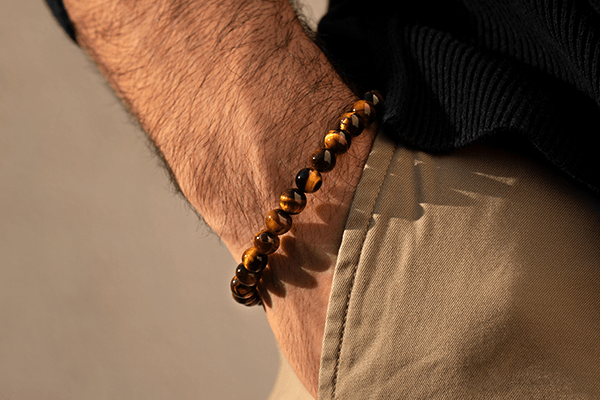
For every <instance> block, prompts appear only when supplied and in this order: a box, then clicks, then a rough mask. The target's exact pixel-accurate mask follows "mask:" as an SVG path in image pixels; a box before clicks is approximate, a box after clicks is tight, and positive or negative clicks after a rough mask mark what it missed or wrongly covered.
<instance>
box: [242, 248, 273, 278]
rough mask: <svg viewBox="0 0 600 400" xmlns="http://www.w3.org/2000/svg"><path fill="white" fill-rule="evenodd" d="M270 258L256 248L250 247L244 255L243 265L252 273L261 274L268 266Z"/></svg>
mask: <svg viewBox="0 0 600 400" xmlns="http://www.w3.org/2000/svg"><path fill="white" fill-rule="evenodd" d="M267 261H268V257H267V256H266V255H264V254H261V253H259V252H258V250H256V249H255V248H254V247H250V248H249V249H248V250H246V251H245V252H244V254H242V264H244V267H246V269H247V270H248V271H250V272H254V273H256V272H260V271H262V270H263V268H265V267H266V266H267Z"/></svg>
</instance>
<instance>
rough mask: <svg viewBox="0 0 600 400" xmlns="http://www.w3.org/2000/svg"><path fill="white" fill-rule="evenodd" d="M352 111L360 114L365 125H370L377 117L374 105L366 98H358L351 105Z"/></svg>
mask: <svg viewBox="0 0 600 400" xmlns="http://www.w3.org/2000/svg"><path fill="white" fill-rule="evenodd" d="M352 111H354V112H355V113H357V114H358V115H360V117H361V118H362V119H363V121H364V122H365V126H369V125H371V124H372V123H373V122H375V120H376V119H377V116H376V114H375V106H374V105H373V103H370V102H368V101H366V100H359V101H357V102H356V103H354V105H353V106H352Z"/></svg>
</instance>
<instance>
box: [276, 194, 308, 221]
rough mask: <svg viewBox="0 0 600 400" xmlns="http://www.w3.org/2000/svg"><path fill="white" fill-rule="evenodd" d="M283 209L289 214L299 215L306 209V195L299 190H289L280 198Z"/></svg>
mask: <svg viewBox="0 0 600 400" xmlns="http://www.w3.org/2000/svg"><path fill="white" fill-rule="evenodd" d="M279 205H280V206H281V209H282V210H283V211H285V212H286V213H288V214H292V215H293V214H298V213H300V212H301V211H302V210H304V207H306V195H305V194H304V193H303V192H302V191H301V190H298V189H288V190H286V191H285V192H283V193H282V194H281V197H279Z"/></svg>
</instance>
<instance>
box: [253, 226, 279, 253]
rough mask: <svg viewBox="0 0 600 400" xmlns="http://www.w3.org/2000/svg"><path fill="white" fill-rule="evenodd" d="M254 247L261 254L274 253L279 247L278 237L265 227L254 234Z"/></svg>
mask: <svg viewBox="0 0 600 400" xmlns="http://www.w3.org/2000/svg"><path fill="white" fill-rule="evenodd" d="M254 247H255V248H256V250H258V252H259V253H262V254H271V253H274V252H275V251H276V250H277V248H279V237H278V236H277V235H275V234H274V233H271V232H269V231H268V230H266V229H265V230H264V231H260V232H259V233H257V234H256V236H254Z"/></svg>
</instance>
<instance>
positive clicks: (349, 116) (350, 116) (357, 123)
mask: <svg viewBox="0 0 600 400" xmlns="http://www.w3.org/2000/svg"><path fill="white" fill-rule="evenodd" d="M364 128H365V122H364V121H363V119H362V118H361V117H360V116H359V115H358V114H357V113H355V112H350V113H345V114H343V115H342V117H341V118H340V129H341V130H343V131H345V132H348V133H349V134H350V135H351V136H358V135H360V134H361V133H362V131H363V129H364Z"/></svg>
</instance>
